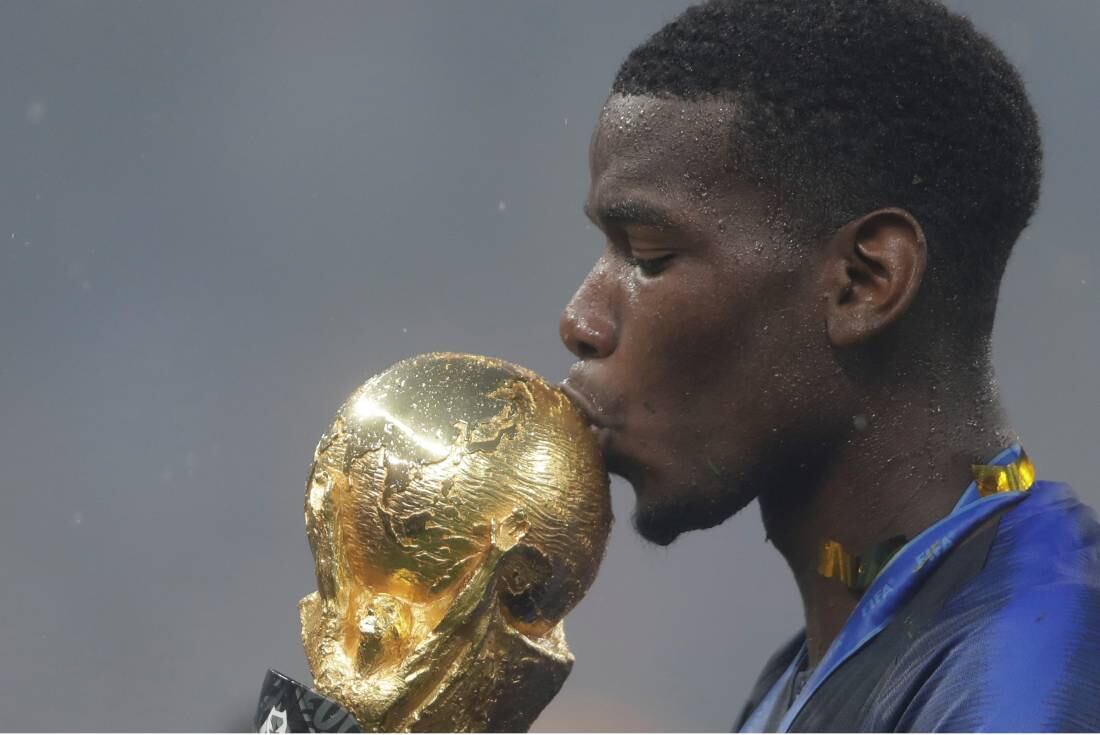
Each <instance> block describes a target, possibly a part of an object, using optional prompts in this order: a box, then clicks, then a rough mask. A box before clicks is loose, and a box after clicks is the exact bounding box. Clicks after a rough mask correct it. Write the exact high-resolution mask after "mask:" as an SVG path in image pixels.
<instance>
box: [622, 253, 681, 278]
mask: <svg viewBox="0 0 1100 735" xmlns="http://www.w3.org/2000/svg"><path fill="white" fill-rule="evenodd" d="M670 260H672V254H669V255H662V256H661V257H659V258H637V257H635V256H633V255H628V256H626V262H627V263H629V264H630V265H631V266H632V267H634V268H637V269H638V272H639V273H641V274H642V275H643V276H645V277H646V278H652V277H653V276H656V275H659V274H660V273H661V271H663V270H664V269H665V268H666V267H668V262H669V261H670Z"/></svg>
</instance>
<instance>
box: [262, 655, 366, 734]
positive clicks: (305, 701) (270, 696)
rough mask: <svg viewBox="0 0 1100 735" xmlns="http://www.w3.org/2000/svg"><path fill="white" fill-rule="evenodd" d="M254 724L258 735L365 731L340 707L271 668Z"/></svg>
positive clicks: (265, 679) (263, 687) (266, 677)
mask: <svg viewBox="0 0 1100 735" xmlns="http://www.w3.org/2000/svg"><path fill="white" fill-rule="evenodd" d="M252 724H253V726H254V727H255V728H256V732H362V730H360V729H359V723H357V722H356V721H355V718H354V717H352V716H351V714H349V713H348V711H347V710H346V709H344V708H343V707H341V706H340V705H339V704H337V703H336V702H334V701H332V700H331V699H329V698H328V697H326V696H324V695H322V694H318V693H317V692H315V691H313V690H312V689H310V688H309V687H307V686H306V685H305V684H302V683H301V682H297V681H294V679H291V678H290V677H289V676H286V675H284V674H280V673H279V672H278V671H274V670H272V669H268V671H267V675H266V676H265V677H264V683H263V686H262V687H260V701H259V703H258V704H257V706H256V716H255V717H254V718H253V720H252Z"/></svg>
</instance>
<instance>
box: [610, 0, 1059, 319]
mask: <svg viewBox="0 0 1100 735" xmlns="http://www.w3.org/2000/svg"><path fill="white" fill-rule="evenodd" d="M612 94H624V95H650V96H657V97H674V98H682V99H703V98H708V97H715V96H718V97H724V98H729V99H732V100H733V101H734V103H735V109H736V114H735V115H734V122H733V126H734V131H733V132H734V140H733V144H734V148H735V152H734V155H735V156H736V157H737V158H738V159H739V165H740V166H742V167H743V170H744V171H746V172H748V173H749V174H750V175H752V176H753V177H754V178H755V179H757V180H758V181H761V182H764V183H765V184H768V185H770V186H772V187H774V188H775V189H777V190H778V194H779V195H780V197H781V201H782V202H783V209H784V210H785V213H786V214H787V215H788V216H789V217H790V218H791V220H792V221H794V222H798V223H801V224H802V225H805V226H808V227H809V228H811V229H812V230H813V231H814V232H815V233H816V234H825V233H826V232H827V231H828V230H829V229H830V228H835V227H839V226H841V225H843V224H844V223H845V222H848V221H850V220H851V219H854V218H855V217H858V216H860V215H862V214H866V213H867V212H870V211H873V210H875V209H878V208H881V207H887V206H895V207H901V208H904V209H906V210H908V211H909V212H910V213H912V214H913V215H914V216H915V217H916V218H917V220H918V221H919V222H920V223H921V225H922V227H923V228H924V231H925V235H926V237H927V240H928V247H929V281H931V283H930V284H929V285H931V286H932V288H933V289H936V290H937V291H938V292H939V294H938V295H939V296H941V297H942V301H945V302H946V303H947V305H948V313H949V314H950V315H954V316H957V318H958V319H957V322H956V324H957V325H958V326H966V327H969V328H968V329H965V331H966V332H967V333H969V335H974V334H975V331H976V332H978V333H982V334H986V335H988V333H989V332H990V331H991V330H992V324H993V314H994V310H995V309H996V302H997V294H998V290H999V285H1000V280H1001V276H1002V275H1003V273H1004V268H1005V265H1006V264H1007V262H1008V257H1009V254H1010V252H1011V249H1012V246H1013V244H1014V243H1015V241H1016V239H1017V238H1018V237H1019V235H1020V233H1021V231H1022V230H1023V228H1024V227H1025V226H1026V225H1027V223H1028V220H1029V219H1030V218H1031V216H1032V214H1033V213H1034V210H1035V206H1036V203H1037V200H1038V197H1039V181H1040V178H1041V168H1042V166H1041V163H1042V160H1041V159H1042V154H1041V145H1040V140H1039V125H1038V120H1037V118H1036V115H1035V111H1034V110H1033V109H1032V106H1031V104H1030V102H1029V101H1028V98H1027V94H1026V92H1025V91H1024V85H1023V82H1022V80H1021V79H1020V76H1019V74H1018V73H1017V71H1016V69H1015V68H1014V67H1013V66H1012V64H1011V63H1010V62H1009V61H1008V59H1007V58H1006V57H1005V56H1004V54H1003V53H1001V51H1000V50H999V49H998V48H997V47H996V46H995V45H994V44H993V42H992V41H990V40H989V39H988V38H987V37H985V36H984V35H982V34H981V33H980V32H978V31H977V30H975V28H974V26H973V25H972V24H971V22H970V21H969V20H968V19H966V18H964V17H962V16H959V15H956V14H954V13H952V12H950V11H948V10H947V9H946V8H945V7H944V6H942V5H941V4H939V3H938V2H934V1H933V0H812V1H811V0H712V1H711V2H706V3H703V4H701V5H697V6H694V7H691V8H689V9H688V10H687V11H685V12H684V13H683V14H682V15H680V16H679V17H678V18H676V19H675V20H674V21H672V22H671V23H669V24H668V25H666V26H665V27H664V28H662V29H661V30H660V31H658V32H657V33H655V34H654V35H653V36H652V37H651V38H649V40H647V41H646V42H645V43H643V44H642V45H641V46H639V47H637V48H636V49H634V50H633V51H632V52H631V53H630V55H629V56H628V57H627V59H626V61H625V62H624V63H623V65H622V67H621V68H620V69H619V72H618V75H617V76H616V78H615V82H614V84H613V86H612ZM937 301H941V299H937ZM942 313H943V312H942V310H941V314H942ZM953 321H955V320H953Z"/></svg>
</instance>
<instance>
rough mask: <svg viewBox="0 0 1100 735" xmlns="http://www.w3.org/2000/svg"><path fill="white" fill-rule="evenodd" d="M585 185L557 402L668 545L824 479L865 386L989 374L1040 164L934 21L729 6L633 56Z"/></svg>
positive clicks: (920, 9)
mask: <svg viewBox="0 0 1100 735" xmlns="http://www.w3.org/2000/svg"><path fill="white" fill-rule="evenodd" d="M590 167H591V177H592V181H591V189H590V191H589V193H588V198H587V200H586V211H587V214H588V216H589V217H590V218H591V219H592V220H593V221H594V222H595V223H596V224H597V225H598V226H599V227H600V229H601V230H602V231H603V232H604V233H605V234H606V237H607V245H606V248H605V250H604V252H603V254H602V255H601V256H600V258H599V260H598V261H597V263H596V265H595V267H594V268H593V269H592V271H591V272H590V273H589V275H588V277H587V278H586V279H585V281H584V283H583V284H582V285H581V287H580V289H579V290H578V291H577V293H576V295H575V296H574V298H573V300H572V301H571V302H570V304H569V305H568V307H567V308H566V310H565V312H564V314H563V316H562V338H563V340H564V341H565V343H566V345H567V346H568V347H569V348H570V349H571V350H572V351H573V352H574V353H575V354H576V355H577V356H578V357H579V358H580V359H579V361H578V362H577V364H576V365H575V366H574V368H573V370H572V372H571V373H570V378H569V381H568V384H569V385H571V386H572V388H573V390H574V392H575V393H576V394H580V395H581V396H582V397H583V398H582V401H587V402H588V403H589V404H592V405H590V406H589V408H590V412H591V413H592V414H593V416H594V419H595V421H596V423H597V424H601V425H602V428H601V429H600V433H601V435H602V439H603V441H604V445H605V454H606V457H607V460H608V464H609V467H610V468H611V470H612V471H614V472H616V473H618V474H621V475H623V476H624V477H626V478H627V479H628V480H629V481H630V482H631V484H632V485H633V486H634V488H635V490H636V492H637V495H638V505H637V512H636V525H637V526H638V528H639V530H640V531H641V532H642V533H643V534H644V535H646V536H647V537H648V538H650V539H652V540H654V541H657V542H659V543H668V542H670V541H671V540H673V539H674V538H675V537H676V536H677V535H678V534H679V533H680V532H682V531H685V530H689V529H692V528H704V527H708V526H711V525H714V524H716V523H719V522H721V521H722V520H724V519H725V518H727V517H729V515H731V514H732V513H734V512H735V511H736V510H738V509H739V508H741V507H742V506H744V505H745V504H746V503H748V502H749V501H751V500H752V499H753V498H754V497H756V496H757V495H758V494H760V493H761V492H767V489H766V488H767V487H769V486H772V485H775V484H781V483H782V481H783V480H784V479H785V478H791V477H798V475H799V472H800V470H802V471H809V470H808V469H803V468H800V466H799V465H802V464H805V463H810V462H811V461H813V458H818V459H821V458H824V459H821V461H827V456H828V454H829V447H830V446H833V445H835V444H836V443H838V442H843V441H845V439H846V437H847V436H848V435H849V434H850V432H852V431H855V430H858V429H859V428H860V427H859V426H858V423H859V422H858V421H857V422H856V424H857V425H856V426H853V421H852V416H853V414H854V413H858V412H859V409H860V407H861V406H862V405H864V402H865V401H866V400H867V396H868V395H869V393H870V392H871V391H873V390H883V389H889V388H890V387H891V386H896V385H898V384H900V383H903V382H906V381H908V382H910V383H911V382H914V381H920V380H922V379H923V380H927V379H928V372H929V371H928V370H926V369H925V366H928V365H932V364H938V365H939V366H940V367H941V368H942V366H943V362H944V360H946V361H948V362H950V361H951V360H959V361H961V360H966V361H968V362H971V363H972V362H973V361H974V359H975V358H978V359H981V358H984V350H985V349H987V346H988V339H989V333H990V331H991V329H992V323H993V313H994V309H995V306H996V301H997V290H998V284H999V282H1000V277H1001V274H1002V273H1003V271H1004V267H1005V264H1006V262H1007V260H1008V255H1009V252H1010V249H1011V247H1012V244H1013V242H1014V241H1015V240H1016V238H1017V237H1018V235H1019V233H1020V232H1021V230H1022V229H1023V228H1024V226H1025V225H1026V224H1027V221H1028V219H1029V218H1030V216H1031V214H1032V212H1033V210H1034V207H1035V203H1036V200H1037V197H1038V188H1039V175H1040V174H1039V170H1040V149H1039V139H1038V128H1037V122H1036V119H1035V115H1034V112H1033V111H1032V109H1031V106H1030V104H1029V103H1028V100H1027V97H1026V95H1025V93H1024V90H1023V86H1022V83H1021V81H1020V79H1019V77H1018V75H1017V74H1016V72H1015V70H1014V69H1013V68H1012V66H1011V65H1010V64H1009V63H1008V61H1007V60H1006V59H1005V58H1004V56H1003V55H1002V54H1001V53H1000V52H999V51H998V50H997V49H996V48H995V47H994V46H993V45H992V43H991V42H990V41H988V40H987V39H986V38H985V37H983V36H981V35H980V34H979V33H977V32H976V31H975V30H974V29H973V27H972V26H971V25H970V23H969V22H968V21H966V20H965V19H962V18H960V17H958V16H955V15H952V14H950V13H949V12H947V11H946V10H945V9H944V8H942V7H941V6H940V5H938V4H935V3H933V2H930V1H928V0H880V1H879V2H872V0H850V1H848V2H841V1H840V0H823V2H819V3H806V2H802V1H801V0H726V1H724V2H710V3H706V4H704V5H700V6H697V7H693V8H691V9H689V10H688V11H686V12H685V13H684V14H683V15H682V16H680V17H679V18H678V19H676V20H675V21H673V22H672V23H670V24H669V25H667V26H666V27H665V28H663V29H661V30H660V31H659V32H658V33H657V34H655V35H654V36H653V37H652V38H650V39H649V40H648V41H647V42H646V43H644V44H643V45H642V46H640V47H638V48H637V49H635V50H634V51H633V52H632V53H631V54H630V56H629V57H628V58H627V60H626V61H625V62H624V64H623V66H622V68H621V69H620V70H619V73H618V75H617V77H616V79H615V82H614V85H613V87H612V94H611V96H610V98H609V99H608V102H607V104H606V105H605V107H604V109H603V111H602V113H601V115H600V119H599V122H598V124H597V127H596V130H595V132H594V134H593V138H592V146H591V152H590ZM963 349H965V352H963V351H962V350H963Z"/></svg>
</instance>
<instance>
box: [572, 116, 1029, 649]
mask: <svg viewBox="0 0 1100 735" xmlns="http://www.w3.org/2000/svg"><path fill="white" fill-rule="evenodd" d="M735 115H736V106H735V105H733V104H731V103H729V102H728V101H722V100H718V99H711V100H704V101H684V100H677V99H658V98H654V97H643V96H612V97H611V98H610V99H609V100H608V102H607V104H606V105H605V107H604V110H603V112H602V113H601V116H600V120H599V123H598V124H597V127H596V130H595V132H594V134H593V137H592V144H591V149H590V173H591V188H590V190H589V193H588V197H587V199H586V203H585V210H586V213H587V214H588V216H589V217H590V219H591V220H592V221H593V223H594V224H595V225H596V226H597V227H599V228H600V230H601V231H602V232H603V233H604V235H605V236H606V246H605V249H604V251H603V253H602V254H601V255H600V257H599V259H598V260H597V262H596V264H595V266H594V267H593V269H592V270H591V272H590V273H589V274H588V276H587V277H586V278H585V280H584V282H583V283H582V284H581V286H580V288H579V289H578V290H577V293H576V294H575V295H574V297H573V299H572V300H571V301H570V303H569V305H568V306H567V307H566V308H565V311H564V312H563V314H562V318H561V337H562V340H563V342H564V343H565V344H566V346H567V347H568V348H569V349H570V350H571V351H572V352H573V353H574V354H575V355H576V356H577V357H578V361H577V362H576V363H575V364H574V366H573V368H572V369H571V370H570V373H569V377H568V379H567V381H566V383H565V385H566V389H567V390H568V391H569V392H570V393H571V394H572V395H573V396H574V397H575V398H576V399H577V400H578V402H579V403H580V404H581V405H582V406H584V407H585V408H586V410H587V412H588V413H589V416H590V419H591V421H592V424H593V430H594V431H595V432H596V433H597V434H598V436H599V439H600V442H601V445H602V447H603V449H604V455H605V458H606V460H607V463H608V468H609V469H610V470H611V471H612V472H613V473H615V474H618V475H621V476H622V477H624V478H625V479H626V480H628V481H629V482H630V483H631V485H632V486H633V487H634V490H635V494H636V498H637V504H636V511H635V525H636V527H637V528H638V530H639V532H640V533H642V535H643V536H645V537H647V538H649V539H650V540H652V541H655V542H657V543H661V544H667V543H671V542H672V541H673V540H674V539H675V538H676V537H677V536H678V535H679V534H680V533H682V532H684V531H689V530H693V529H701V528H708V527H711V526H714V525H717V524H718V523H721V522H722V521H724V520H725V519H726V518H728V517H729V516H730V515H732V514H733V513H735V512H736V511H738V510H739V509H741V508H742V507H744V506H745V505H746V504H748V503H749V502H751V501H752V500H754V499H759V501H760V508H761V513H762V517H763V521H764V526H765V529H766V531H767V534H768V538H769V540H770V541H771V542H772V543H773V544H774V545H775V547H776V548H777V549H778V550H779V552H780V553H781V554H783V556H784V557H785V558H786V559H787V561H788V563H789V565H790V567H791V571H792V572H793V574H794V577H795V580H796V582H797V584H798V587H799V590H800V592H801V595H802V600H803V606H804V611H805V616H806V632H807V639H808V647H809V653H810V662H811V665H814V664H816V662H817V661H818V660H820V658H821V656H822V655H823V654H824V652H825V650H826V649H827V648H828V646H829V644H830V643H831V641H832V640H833V638H834V637H835V636H836V635H837V633H838V632H839V631H840V629H841V628H842V627H843V625H844V622H845V621H846V620H847V618H848V616H849V615H850V614H851V612H852V610H853V609H854V607H855V604H856V603H857V602H858V596H857V595H856V594H855V593H852V592H850V591H849V590H848V589H847V588H846V587H845V586H844V585H842V584H841V583H839V582H837V581H836V580H830V579H825V578H823V577H821V576H820V575H819V574H818V573H817V564H818V553H819V549H820V545H821V543H822V541H824V540H827V539H831V540H836V541H839V542H840V543H841V544H843V546H844V547H845V549H848V550H850V551H851V552H852V553H859V552H860V551H862V550H864V549H867V548H869V547H871V546H873V545H875V544H877V543H879V542H881V541H884V540H885V539H888V538H890V537H892V536H896V535H905V536H907V537H909V538H912V537H913V536H915V535H916V534H917V533H919V532H920V531H921V530H923V529H924V528H926V527H928V526H929V525H931V524H932V523H934V522H935V521H936V520H938V519H940V518H942V517H943V516H945V515H946V514H947V513H949V512H950V510H951V508H952V507H953V506H954V504H955V502H956V501H957V500H958V498H959V496H960V494H961V493H962V491H963V490H964V489H965V488H966V486H967V485H968V484H969V483H970V481H971V479H972V478H971V474H970V466H971V464H975V463H984V462H986V461H988V460H989V459H990V458H991V457H992V456H993V455H995V454H996V453H997V452H998V451H999V450H1000V449H1001V448H1003V447H1004V446H1005V445H1006V444H1008V443H1010V442H1011V441H1012V440H1013V436H1012V433H1011V432H1010V431H1009V430H1008V429H1007V427H1006V425H1005V422H1004V419H1003V413H1002V410H1001V408H1000V404H999V403H998V400H997V396H996V388H995V384H994V383H993V380H992V377H991V376H992V371H991V369H990V367H989V358H988V355H989V351H988V340H987V339H986V340H976V341H975V340H973V339H971V340H969V341H968V340H961V341H960V340H957V339H953V338H952V337H951V336H950V335H945V334H944V330H943V328H942V327H940V326H939V321H938V319H937V307H936V301H935V298H934V297H933V296H931V295H930V293H931V289H930V288H929V287H928V286H927V284H926V283H925V282H926V280H927V275H928V270H929V269H928V248H927V244H926V242H925V238H924V234H923V231H922V229H921V227H920V223H919V222H918V221H917V220H916V219H915V218H914V217H913V216H912V215H911V214H909V213H908V212H906V211H905V210H903V209H899V208H883V209H880V210H875V211H872V212H867V213H865V214H863V215H861V216H859V217H857V218H855V219H853V220H851V221H850V222H848V223H846V224H845V225H844V226H842V227H840V228H839V229H836V230H835V231H832V232H827V233H825V235H823V236H821V237H820V238H819V239H816V240H813V241H807V240H806V239H804V237H800V236H798V235H794V234H792V233H793V232H794V231H795V230H793V229H792V228H791V227H790V226H789V222H787V220H786V218H785V217H784V216H783V215H781V214H779V213H778V212H779V211H780V210H779V209H778V208H777V200H776V196H775V194H774V193H772V192H771V191H770V190H769V188H768V187H767V186H765V185H763V184H759V183H754V179H753V177H751V176H749V175H747V174H746V173H744V172H742V171H739V170H738V168H737V166H736V165H735V164H734V161H735V156H733V155H731V149H730V141H731V137H732V135H733V133H732V129H733V128H732V127H731V123H732V121H733V120H734V119H735V118H734V116H735ZM922 287H923V288H922Z"/></svg>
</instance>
